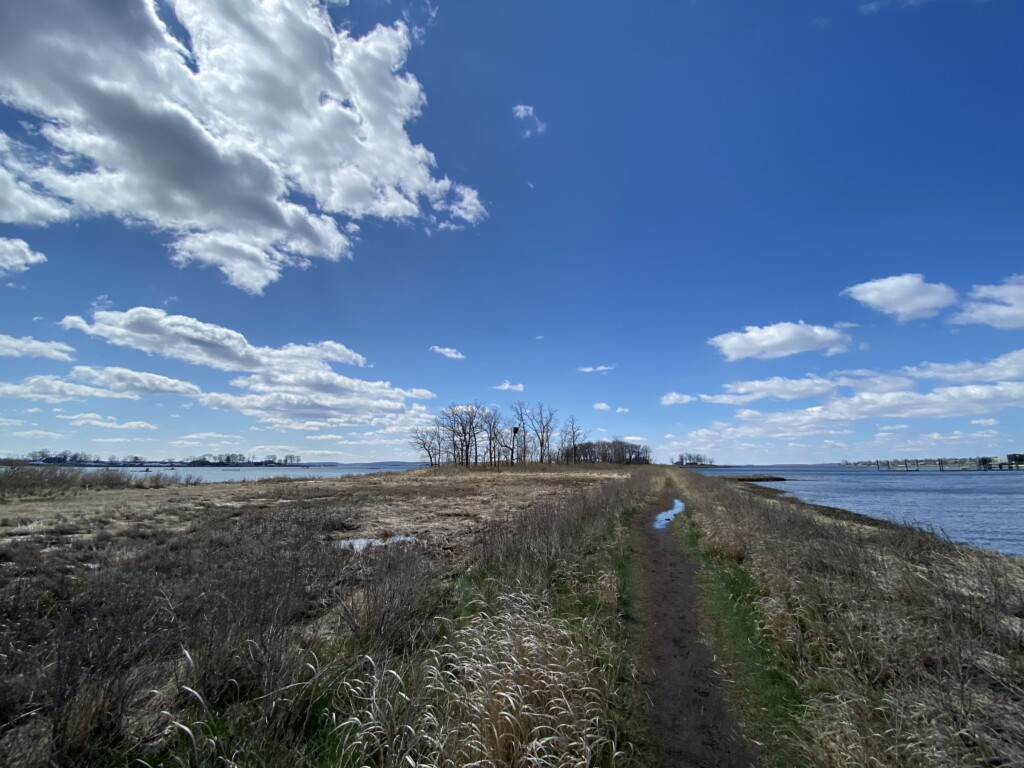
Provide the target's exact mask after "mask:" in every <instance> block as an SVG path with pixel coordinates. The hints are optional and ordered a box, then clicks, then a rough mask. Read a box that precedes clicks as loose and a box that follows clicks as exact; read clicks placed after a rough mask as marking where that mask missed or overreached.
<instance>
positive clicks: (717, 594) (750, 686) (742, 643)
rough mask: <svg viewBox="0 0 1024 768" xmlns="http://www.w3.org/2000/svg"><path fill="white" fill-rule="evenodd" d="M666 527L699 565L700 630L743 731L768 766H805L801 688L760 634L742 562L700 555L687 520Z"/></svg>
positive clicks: (753, 588)
mask: <svg viewBox="0 0 1024 768" xmlns="http://www.w3.org/2000/svg"><path fill="white" fill-rule="evenodd" d="M670 530H671V531H672V533H673V534H674V535H675V537H676V540H677V541H678V542H679V545H680V546H681V547H682V549H683V550H684V551H686V553H687V554H689V555H690V557H692V558H693V559H694V560H695V561H696V562H697V563H698V565H699V576H698V578H699V582H700V586H701V590H702V595H701V620H702V624H703V625H704V626H703V628H704V630H705V632H706V633H707V635H708V638H709V640H710V644H711V647H712V648H713V649H714V650H715V653H716V654H717V656H718V660H719V661H720V662H721V663H722V666H723V667H724V668H725V670H726V672H727V674H728V677H729V678H730V679H731V680H732V683H733V690H734V691H735V694H736V695H735V697H734V699H735V703H736V706H737V709H738V711H739V714H740V718H741V721H742V723H743V728H744V731H745V733H746V734H747V736H748V737H749V738H750V739H752V740H753V741H754V742H756V743H757V744H759V745H760V746H761V747H762V749H763V753H764V758H765V763H766V764H767V765H769V766H778V768H791V767H792V766H794V765H806V764H807V756H806V753H805V752H804V750H803V749H802V746H801V745H803V744H806V743H807V740H808V739H809V735H808V734H807V733H806V732H805V731H804V729H803V728H801V727H800V725H799V723H798V716H799V711H800V708H801V705H802V696H801V692H800V690H799V689H798V687H797V686H796V684H795V683H794V681H793V678H792V676H791V675H790V674H789V672H788V671H787V669H786V663H785V661H784V660H783V659H782V658H781V657H780V656H779V654H778V653H776V652H773V650H772V649H771V648H770V647H769V645H768V644H767V643H765V642H764V640H763V638H762V637H761V633H760V631H759V629H758V625H757V610H756V604H755V601H756V600H757V599H758V598H759V597H761V596H762V594H761V593H760V591H759V590H758V587H757V585H756V583H755V582H754V580H753V578H752V577H751V575H750V573H749V572H748V571H747V569H746V568H744V567H743V565H741V564H739V563H737V562H735V561H732V560H726V559H725V558H722V557H717V556H714V555H705V554H703V553H702V552H701V550H700V546H699V543H700V531H699V530H698V529H697V527H696V526H695V525H693V524H692V523H691V522H690V521H689V520H688V519H687V518H685V517H680V518H677V519H676V520H675V521H673V523H672V524H671V525H670Z"/></svg>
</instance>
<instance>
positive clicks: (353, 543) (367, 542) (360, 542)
mask: <svg viewBox="0 0 1024 768" xmlns="http://www.w3.org/2000/svg"><path fill="white" fill-rule="evenodd" d="M401 541H408V542H411V543H413V544H418V543H419V539H417V538H416V537H415V536H406V535H405V534H402V533H400V534H398V535H396V536H388V537H387V538H386V539H338V540H337V541H335V542H334V546H335V547H337V548H338V549H352V550H355V551H356V552H362V551H363V550H364V549H366V548H367V547H383V546H386V545H388V544H397V543H399V542H401Z"/></svg>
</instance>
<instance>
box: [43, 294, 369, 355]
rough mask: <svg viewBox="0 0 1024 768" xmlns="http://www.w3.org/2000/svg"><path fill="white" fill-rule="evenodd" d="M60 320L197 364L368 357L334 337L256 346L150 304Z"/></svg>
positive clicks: (69, 326)
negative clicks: (317, 340) (274, 345)
mask: <svg viewBox="0 0 1024 768" xmlns="http://www.w3.org/2000/svg"><path fill="white" fill-rule="evenodd" d="M60 324H61V326H62V327H63V328H67V329H75V330H79V331H83V332H84V333H88V334H89V335H90V336H99V337H100V338H103V339H106V340H107V341H109V342H110V343H111V344H116V345H118V346H121V347H132V348H133V349H140V350H142V351H144V352H149V353H157V354H160V355H163V356H164V357H171V358H175V359H178V360H184V361H186V362H188V363H193V364H195V365H208V366H210V367H211V368H216V369H218V370H222V371H250V370H255V369H260V368H289V369H292V370H295V369H311V370H316V371H326V370H328V369H329V366H328V365H327V363H328V362H339V363H347V364H350V365H358V366H363V365H365V364H366V358H364V357H363V356H362V355H360V354H358V353H357V352H353V351H352V350H351V349H349V348H348V347H346V346H345V345H343V344H339V343H338V342H336V341H321V342H318V343H316V344H287V345H285V346H283V347H257V346H253V345H252V344H250V343H249V342H248V341H247V340H246V338H245V336H243V335H242V334H240V333H239V332H238V331H233V330H231V329H230V328H225V327H223V326H220V325H214V324H212V323H204V322H202V321H200V320H197V319H196V318H194V317H188V316H186V315H168V314H167V313H166V312H164V311H163V310H162V309H156V308H153V307H135V308H134V309H129V310H128V311H126V312H113V311H100V312H94V313H93V323H92V325H90V324H89V323H88V322H87V321H86V320H84V319H83V318H81V317H78V316H77V315H69V316H67V317H65V318H64V319H63V320H61V322H60Z"/></svg>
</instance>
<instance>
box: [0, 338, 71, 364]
mask: <svg viewBox="0 0 1024 768" xmlns="http://www.w3.org/2000/svg"><path fill="white" fill-rule="evenodd" d="M74 352H75V348H74V347H72V346H71V345H70V344H65V343H63V342H61V341H37V340H36V339H34V338H32V337H31V336H23V337H21V338H15V337H14V336H7V335H5V334H2V333H0V357H46V358H49V359H50V360H63V361H68V360H71V356H72V355H73V354H74Z"/></svg>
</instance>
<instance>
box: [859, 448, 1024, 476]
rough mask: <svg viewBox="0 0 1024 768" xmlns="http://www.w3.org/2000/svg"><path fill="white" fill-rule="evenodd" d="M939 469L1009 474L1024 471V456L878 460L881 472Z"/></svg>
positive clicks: (1018, 454) (878, 467)
mask: <svg viewBox="0 0 1024 768" xmlns="http://www.w3.org/2000/svg"><path fill="white" fill-rule="evenodd" d="M922 468H925V469H932V468H937V469H938V470H939V471H940V472H947V471H948V472H1000V471H1002V472H1008V471H1014V470H1024V454H1020V453H1011V454H1008V455H1007V456H981V457H979V458H976V459H927V460H924V461H922V460H921V459H896V460H892V459H876V460H875V469H877V470H878V471H879V472H920V471H921V469H922Z"/></svg>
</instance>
